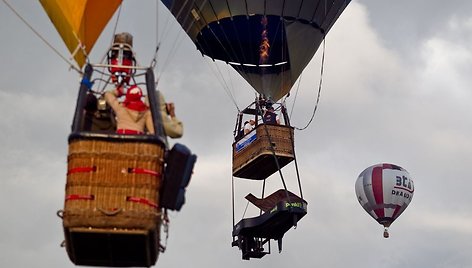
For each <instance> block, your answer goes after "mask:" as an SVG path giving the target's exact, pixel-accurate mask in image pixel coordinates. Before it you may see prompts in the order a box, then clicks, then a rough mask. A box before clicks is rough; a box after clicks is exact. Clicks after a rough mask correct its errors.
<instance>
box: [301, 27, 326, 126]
mask: <svg viewBox="0 0 472 268" xmlns="http://www.w3.org/2000/svg"><path fill="white" fill-rule="evenodd" d="M325 48H326V34H323V54H322V57H321V70H320V83H319V85H318V95H317V97H316V102H315V107H314V108H313V113H312V114H311V118H310V120H309V121H308V123H307V124H306V125H305V126H304V127H302V128H298V127H295V129H296V130H305V129H306V128H307V127H308V126H309V125H310V124H311V122H312V121H313V118H314V117H315V113H316V110H317V109H318V104H319V102H320V95H321V88H322V84H323V71H324V61H325Z"/></svg>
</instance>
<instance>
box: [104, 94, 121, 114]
mask: <svg viewBox="0 0 472 268" xmlns="http://www.w3.org/2000/svg"><path fill="white" fill-rule="evenodd" d="M120 95H121V94H120V91H119V90H117V89H113V90H109V91H107V92H105V101H106V102H107V103H108V105H110V107H111V108H112V109H113V110H114V111H115V112H116V111H117V109H119V108H118V107H120V102H119V101H118V98H117V97H118V96H120Z"/></svg>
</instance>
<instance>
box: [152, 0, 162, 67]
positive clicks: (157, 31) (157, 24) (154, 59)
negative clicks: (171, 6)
mask: <svg viewBox="0 0 472 268" xmlns="http://www.w3.org/2000/svg"><path fill="white" fill-rule="evenodd" d="M155 23H156V25H155V32H156V36H155V38H156V40H155V41H156V49H155V50H154V57H153V58H152V60H151V63H150V68H152V69H155V67H156V65H157V52H158V51H159V45H160V44H159V2H158V1H156V22H155Z"/></svg>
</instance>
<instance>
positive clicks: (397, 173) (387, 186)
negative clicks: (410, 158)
mask: <svg viewBox="0 0 472 268" xmlns="http://www.w3.org/2000/svg"><path fill="white" fill-rule="evenodd" d="M414 190H415V189H414V184H413V180H412V179H411V176H410V174H408V172H407V171H406V170H405V169H403V168H401V167H399V166H397V165H393V164H386V163H383V164H377V165H373V166H371V167H368V168H367V169H365V170H364V171H362V173H361V174H360V175H359V177H358V178H357V181H356V195H357V200H358V201H359V203H360V204H361V206H362V207H363V208H364V209H365V211H367V213H369V215H370V216H372V217H373V218H374V219H375V220H376V221H377V222H378V223H380V224H382V225H383V226H385V227H389V226H390V224H392V222H394V221H395V219H397V218H398V217H399V216H400V215H401V214H402V213H403V211H405V209H406V208H407V207H408V205H409V204H410V202H411V199H412V198H413V193H414Z"/></svg>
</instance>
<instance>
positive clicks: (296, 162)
mask: <svg viewBox="0 0 472 268" xmlns="http://www.w3.org/2000/svg"><path fill="white" fill-rule="evenodd" d="M290 138H291V140H292V150H293V161H294V162H295V171H296V173H297V181H298V190H299V191H300V198H301V199H303V191H302V182H301V180H300V172H299V170H298V161H297V154H296V153H295V139H294V137H293V132H292V131H290Z"/></svg>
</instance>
